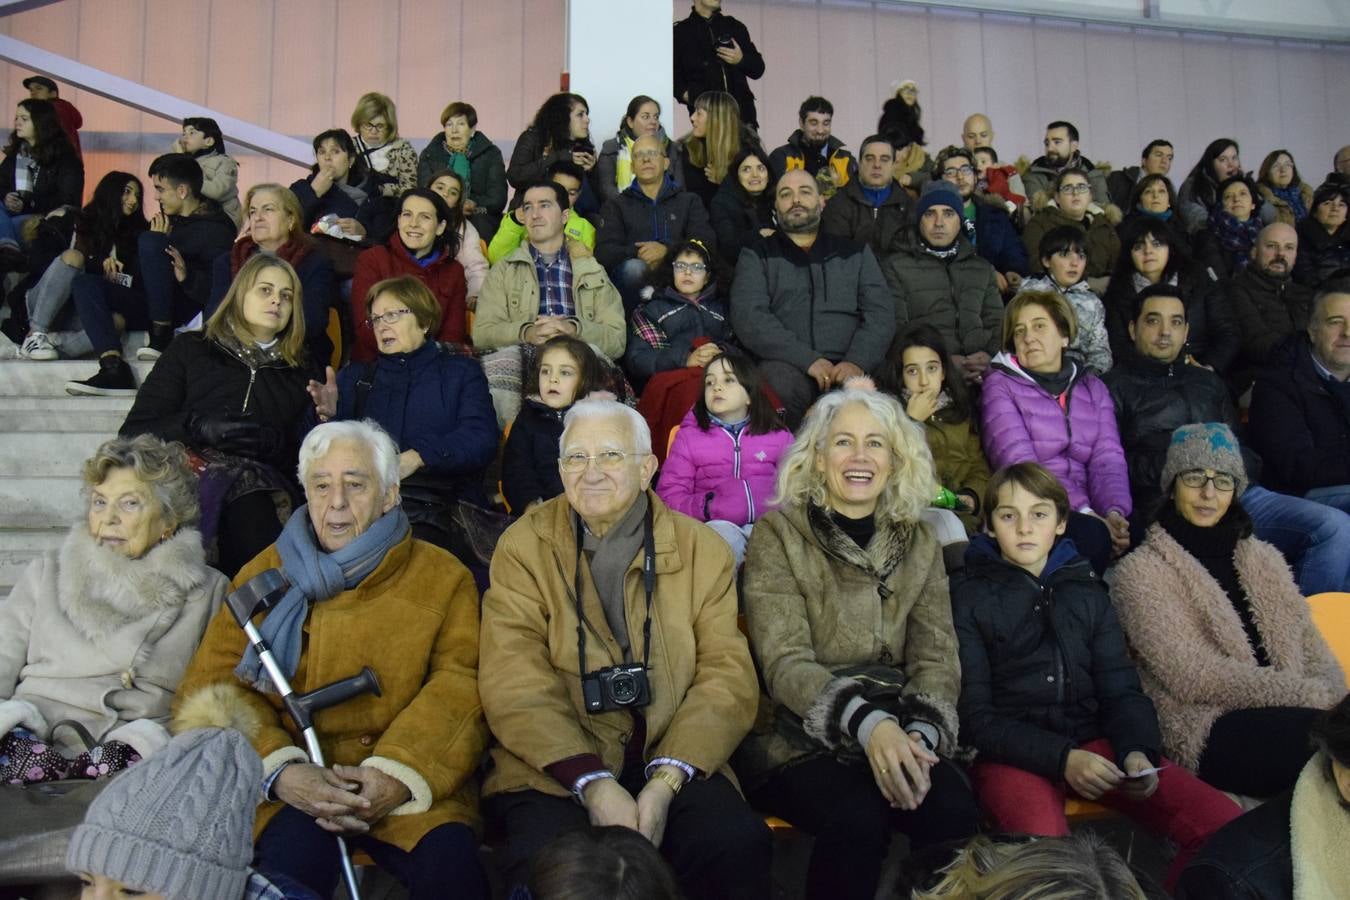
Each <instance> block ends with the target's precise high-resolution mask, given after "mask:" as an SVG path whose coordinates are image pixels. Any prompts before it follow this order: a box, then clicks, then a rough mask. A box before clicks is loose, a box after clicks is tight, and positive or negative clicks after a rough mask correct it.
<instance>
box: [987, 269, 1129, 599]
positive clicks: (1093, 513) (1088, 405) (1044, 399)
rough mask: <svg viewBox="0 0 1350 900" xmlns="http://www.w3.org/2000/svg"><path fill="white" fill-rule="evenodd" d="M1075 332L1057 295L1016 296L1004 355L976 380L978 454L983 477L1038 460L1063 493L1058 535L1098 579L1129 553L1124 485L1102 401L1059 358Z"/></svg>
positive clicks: (1110, 407)
mask: <svg viewBox="0 0 1350 900" xmlns="http://www.w3.org/2000/svg"><path fill="white" fill-rule="evenodd" d="M1077 330H1078V326H1077V322H1076V320H1075V319H1074V314H1073V309H1072V307H1070V306H1069V304H1068V301H1066V300H1065V299H1064V298H1063V297H1062V296H1061V295H1059V294H1055V293H1048V292H1040V291H1027V292H1025V293H1021V294H1018V295H1017V296H1016V297H1014V298H1013V299H1012V300H1011V301H1010V302H1009V303H1008V308H1007V309H1006V310H1005V311H1004V316H1003V352H1002V353H1000V354H999V355H998V356H996V357H995V358H994V362H993V364H992V366H991V368H990V371H989V374H988V375H986V376H985V379H984V388H983V394H982V397H983V399H982V425H983V427H982V429H981V437H982V438H983V441H984V454H985V456H987V457H988V458H989V467H990V468H991V469H1001V468H1002V467H1004V466H1007V465H1011V464H1013V463H1017V462H1027V461H1030V462H1038V463H1040V464H1041V465H1043V466H1045V467H1046V468H1047V469H1049V470H1050V471H1051V472H1052V473H1053V474H1054V476H1055V477H1056V478H1058V479H1059V480H1060V482H1061V483H1062V484H1063V485H1064V488H1065V489H1066V490H1067V491H1068V492H1069V502H1070V504H1071V505H1072V507H1073V509H1074V510H1075V512H1073V513H1072V514H1071V515H1070V516H1069V527H1068V531H1067V534H1068V536H1069V537H1070V538H1072V539H1073V541H1074V543H1075V544H1076V545H1077V546H1078V550H1079V552H1080V553H1082V554H1083V555H1084V556H1086V557H1087V558H1088V559H1089V560H1090V561H1091V562H1092V565H1093V568H1094V569H1096V570H1097V573H1098V574H1101V573H1102V572H1103V571H1104V570H1105V568H1106V564H1107V563H1108V562H1109V560H1110V558H1111V556H1112V555H1113V554H1114V555H1119V554H1121V553H1123V552H1124V551H1125V550H1126V549H1127V548H1128V547H1129V533H1130V530H1129V524H1128V522H1127V521H1126V519H1127V517H1128V516H1129V514H1130V509H1131V501H1130V479H1129V474H1128V471H1127V469H1126V467H1125V452H1124V450H1122V449H1121V446H1120V432H1119V431H1118V430H1117V427H1116V413H1115V406H1114V404H1113V403H1112V401H1111V394H1110V392H1109V391H1108V390H1107V389H1106V385H1104V384H1103V383H1102V382H1101V381H1100V380H1098V379H1097V377H1096V376H1094V375H1091V374H1089V373H1088V372H1087V371H1086V370H1085V369H1083V367H1082V366H1080V365H1079V364H1077V363H1075V362H1073V361H1072V360H1069V359H1066V358H1065V356H1064V349H1065V348H1066V347H1068V345H1069V344H1070V343H1071V342H1072V341H1073V339H1074V336H1075V335H1076V333H1077Z"/></svg>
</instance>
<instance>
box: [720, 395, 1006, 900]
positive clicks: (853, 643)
mask: <svg viewBox="0 0 1350 900" xmlns="http://www.w3.org/2000/svg"><path fill="white" fill-rule="evenodd" d="M936 493H937V482H936V481H935V480H934V476H933V459H932V455H931V454H930V453H929V450H928V445H927V443H926V441H925V440H924V435H923V433H922V432H921V431H920V430H919V426H918V425H917V424H915V423H914V422H912V421H911V420H910V419H909V418H908V416H906V415H905V412H904V410H903V409H902V408H901V407H900V403H899V401H898V400H896V399H895V398H894V397H891V396H889V395H886V394H882V393H879V392H878V391H877V390H875V388H873V387H872V385H871V382H870V381H869V380H867V379H850V380H849V381H848V382H847V383H846V384H845V387H844V389H843V390H840V391H835V392H832V393H829V394H826V395H824V396H823V397H821V398H820V399H819V400H817V401H816V403H815V406H813V407H812V409H811V412H810V413H809V414H808V415H807V418H806V420H805V422H804V423H803V425H802V427H801V429H800V430H799V431H798V433H797V437H796V440H794V441H793V444H792V447H791V448H790V449H789V450H788V452H787V454H786V455H785V456H784V457H783V459H782V461H781V462H780V464H779V469H778V496H777V498H776V500H775V502H776V503H778V504H779V505H780V506H779V508H778V509H777V510H774V511H772V512H769V513H767V514H765V516H764V517H763V518H762V519H760V520H759V522H758V523H757V524H756V525H755V531H754V533H753V534H752V535H751V537H750V544H749V546H748V547H747V549H746V556H745V568H744V579H745V582H744V588H743V597H744V599H745V612H746V621H747V624H748V626H749V634H750V644H751V647H752V649H753V651H754V654H755V657H756V659H757V660H758V662H759V667H760V672H761V673H762V675H763V678H764V685H765V688H766V689H767V692H768V695H767V697H766V698H764V701H763V702H762V704H761V706H762V707H763V708H766V709H768V710H770V711H771V713H772V714H771V715H770V716H763V717H761V720H760V722H761V726H760V727H757V728H756V730H755V731H754V732H753V733H751V735H750V736H749V738H747V739H746V741H745V743H744V744H743V745H742V747H741V750H740V752H739V753H738V756H737V771H738V772H740V773H741V775H742V777H743V778H744V779H745V782H746V786H747V788H748V789H749V796H750V798H751V800H752V801H753V802H754V804H755V806H756V808H759V809H763V810H765V811H767V812H771V813H773V814H774V815H777V816H781V817H782V818H784V819H787V820H788V821H790V822H792V823H793V824H794V825H796V826H797V827H798V828H800V829H802V830H804V831H807V832H809V833H811V834H814V835H816V843H815V848H814V849H813V851H812V853H811V862H810V865H809V867H808V869H807V876H806V897H808V898H825V897H828V898H871V897H872V896H873V895H874V894H875V893H876V888H877V881H878V879H879V877H880V875H881V866H882V862H883V860H884V859H885V856H886V850H887V846H888V845H889V842H890V833H891V829H892V828H895V829H898V830H900V831H903V832H904V833H905V834H907V835H908V836H909V839H910V844H911V846H914V847H923V846H927V845H930V844H934V843H939V842H942V841H948V840H953V839H959V838H964V837H968V836H970V835H972V834H974V833H975V829H976V824H977V820H978V815H979V814H978V811H977V809H976V806H975V799H974V796H973V794H972V793H971V788H970V785H969V782H968V781H967V779H966V778H965V776H964V774H963V773H962V772H961V770H960V769H959V768H958V767H957V766H956V765H955V764H954V763H953V762H952V761H951V757H952V755H953V754H955V753H956V750H957V714H956V701H957V697H958V696H959V694H960V682H961V672H960V667H959V664H958V662H957V643H956V632H955V629H954V627H953V625H952V612H951V601H950V598H949V596H948V593H947V575H946V570H945V568H944V566H943V559H942V549H941V547H940V546H939V545H938V542H937V540H936V538H935V537H934V536H933V533H932V531H931V530H930V528H929V527H928V526H927V525H926V524H924V523H923V522H922V521H921V515H922V513H923V511H924V509H925V507H927V506H928V504H929V502H930V501H931V500H932V498H933V497H934V496H935V495H936Z"/></svg>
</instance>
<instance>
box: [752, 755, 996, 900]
mask: <svg viewBox="0 0 1350 900" xmlns="http://www.w3.org/2000/svg"><path fill="white" fill-rule="evenodd" d="M930 776H931V778H932V782H933V786H932V788H931V790H929V792H928V796H927V797H925V798H924V801H923V803H921V804H920V805H919V808H918V809H916V810H913V811H906V810H900V809H892V808H891V805H890V804H889V803H887V802H886V798H885V797H883V796H882V795H881V791H880V790H879V789H878V788H877V785H876V782H875V781H874V780H873V779H872V773H871V772H870V771H869V770H867V769H865V768H862V767H854V766H846V765H844V764H843V763H840V762H838V761H837V760H835V759H834V758H833V757H821V758H819V759H813V760H807V761H806V762H802V763H798V764H797V765H794V766H790V767H789V768H787V769H784V770H783V771H782V772H780V773H778V774H777V775H775V776H774V777H773V778H771V779H770V780H769V781H768V783H767V784H765V785H764V786H763V787H761V788H759V789H758V790H757V791H755V792H754V793H753V794H751V797H750V799H751V801H752V802H753V803H754V805H755V807H756V808H758V809H763V810H765V811H767V812H771V813H773V814H774V815H776V816H778V817H780V818H783V819H786V820H787V821H789V822H791V823H792V824H793V825H794V826H796V827H797V828H800V829H801V830H802V831H805V832H807V833H808V834H812V835H814V836H815V839H816V842H815V847H813V848H812V850H811V862H810V864H809V865H808V867H807V870H806V893H805V896H806V897H807V900H872V898H873V897H874V896H875V895H876V892H877V882H878V881H879V880H880V878H881V866H882V864H883V863H884V862H885V861H886V851H887V849H888V848H889V847H890V842H891V829H896V830H898V831H901V832H903V833H904V834H906V835H907V836H908V837H909V841H910V846H911V847H913V848H915V849H921V848H924V847H928V846H932V845H934V844H940V843H943V842H944V841H952V840H960V839H963V838H967V837H970V836H971V835H973V834H975V829H976V828H977V827H978V825H979V819H980V813H979V808H978V807H977V806H976V804H975V793H974V791H973V790H972V788H971V785H970V780H969V779H968V778H967V777H966V774H965V772H963V771H962V770H961V769H960V768H958V767H957V766H956V765H955V764H954V763H952V762H950V761H948V760H945V759H944V760H942V761H940V762H939V763H938V764H937V765H936V766H934V767H933V768H932V770H931V772H930Z"/></svg>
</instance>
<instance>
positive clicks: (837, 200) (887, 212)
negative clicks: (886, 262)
mask: <svg viewBox="0 0 1350 900" xmlns="http://www.w3.org/2000/svg"><path fill="white" fill-rule="evenodd" d="M858 158H859V160H860V161H861V162H860V165H859V166H858V177H857V178H854V179H853V180H851V181H850V182H849V183H848V184H847V185H845V186H844V189H843V190H841V191H840V192H839V193H838V194H836V195H835V196H834V197H831V198H830V202H829V203H827V204H826V205H825V212H824V214H823V215H822V216H821V219H820V227H821V228H822V229H823V230H824V231H827V232H829V233H830V234H837V235H839V236H840V237H845V238H848V239H849V240H850V241H854V242H855V243H859V244H867V245H868V246H870V247H871V248H872V252H873V253H875V254H876V256H877V258H878V259H880V258H881V257H883V256H885V255H886V254H887V253H889V252H890V251H891V250H892V249H894V247H893V244H894V243H895V239H896V238H897V237H898V236H899V233H900V232H901V231H903V230H904V228H905V226H906V225H908V224H909V223H910V202H909V193H908V192H907V191H906V190H905V189H904V188H903V187H901V186H900V182H898V181H896V180H895V174H894V173H895V148H894V147H892V146H891V142H890V141H888V140H886V139H885V138H884V137H882V136H881V135H879V134H874V135H872V136H871V137H869V138H864V139H863V142H862V145H861V146H860V147H859V148H858Z"/></svg>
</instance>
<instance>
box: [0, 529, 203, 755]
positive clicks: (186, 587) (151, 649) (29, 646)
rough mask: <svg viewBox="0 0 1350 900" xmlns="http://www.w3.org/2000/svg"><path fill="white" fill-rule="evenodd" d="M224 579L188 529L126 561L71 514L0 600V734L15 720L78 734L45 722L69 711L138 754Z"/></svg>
mask: <svg viewBox="0 0 1350 900" xmlns="http://www.w3.org/2000/svg"><path fill="white" fill-rule="evenodd" d="M226 587H227V584H226V581H225V576H223V575H221V574H220V573H219V572H217V571H215V570H214V569H211V568H208V567H207V565H206V560H205V556H204V554H203V551H202V538H201V534H200V533H198V532H197V530H196V529H193V528H182V529H179V531H178V532H177V533H176V534H174V535H173V536H171V537H169V538H168V539H167V540H165V541H162V542H160V543H159V544H157V545H156V546H154V547H152V548H151V549H150V550H149V551H147V552H146V553H145V554H144V555H143V556H142V557H141V558H140V559H134V560H133V559H127V558H126V557H124V556H121V555H120V554H118V553H116V552H114V551H112V550H109V549H107V548H104V547H100V546H99V545H98V544H97V543H96V542H95V541H94V539H93V538H92V537H90V535H89V532H88V529H87V528H86V527H85V525H84V523H83V522H81V523H79V524H77V525H75V526H74V527H73V528H71V530H70V533H69V534H68V535H67V536H66V539H65V542H64V543H63V544H62V545H61V549H60V550H59V551H56V552H51V553H47V554H45V555H43V556H41V557H38V558H37V559H35V560H33V561H32V563H30V564H29V566H28V568H27V569H26V570H24V573H23V575H22V576H20V578H19V581H18V583H17V584H16V585H15V586H14V589H13V591H12V592H11V593H10V595H9V598H8V599H6V600H5V601H3V602H0V697H4V698H6V699H4V700H0V735H3V734H4V733H5V732H7V731H9V730H10V729H12V728H13V727H14V726H16V725H23V726H24V727H26V728H28V729H29V730H30V731H32V732H34V733H35V734H38V735H40V736H41V737H43V738H51V739H53V740H56V741H58V742H60V741H64V740H67V739H70V738H73V737H74V735H73V734H72V733H71V732H69V731H66V730H61V731H58V732H57V734H56V735H55V736H53V735H52V734H51V730H50V729H51V726H53V725H55V724H56V723H58V722H61V721H63V720H66V719H72V720H74V721H76V722H79V723H80V724H81V725H83V726H84V727H85V728H87V729H88V730H89V732H90V734H92V735H93V736H94V737H95V738H96V739H98V740H101V741H102V740H119V741H122V742H124V743H127V744H130V745H131V746H132V747H134V748H135V749H136V751H137V752H138V753H140V754H141V756H149V755H150V754H151V753H153V752H155V751H156V750H158V749H160V748H161V747H163V746H164V744H166V743H168V741H169V733H168V731H167V730H165V725H167V724H168V719H169V704H170V703H171V702H172V699H173V695H174V691H175V690H176V689H177V688H178V682H179V680H180V679H181V678H182V677H183V671H184V670H185V669H186V668H187V665H188V661H189V660H190V659H191V658H192V653H193V651H194V650H196V649H197V642H198V641H199V640H200V639H201V636H202V632H204V631H205V630H206V626H207V623H208V622H209V621H210V619H211V616H212V615H214V614H215V612H216V610H217V609H218V608H219V607H220V602H221V600H222V598H224V596H225V590H226ZM72 746H73V745H72ZM79 749H84V748H83V747H80V748H79Z"/></svg>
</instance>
